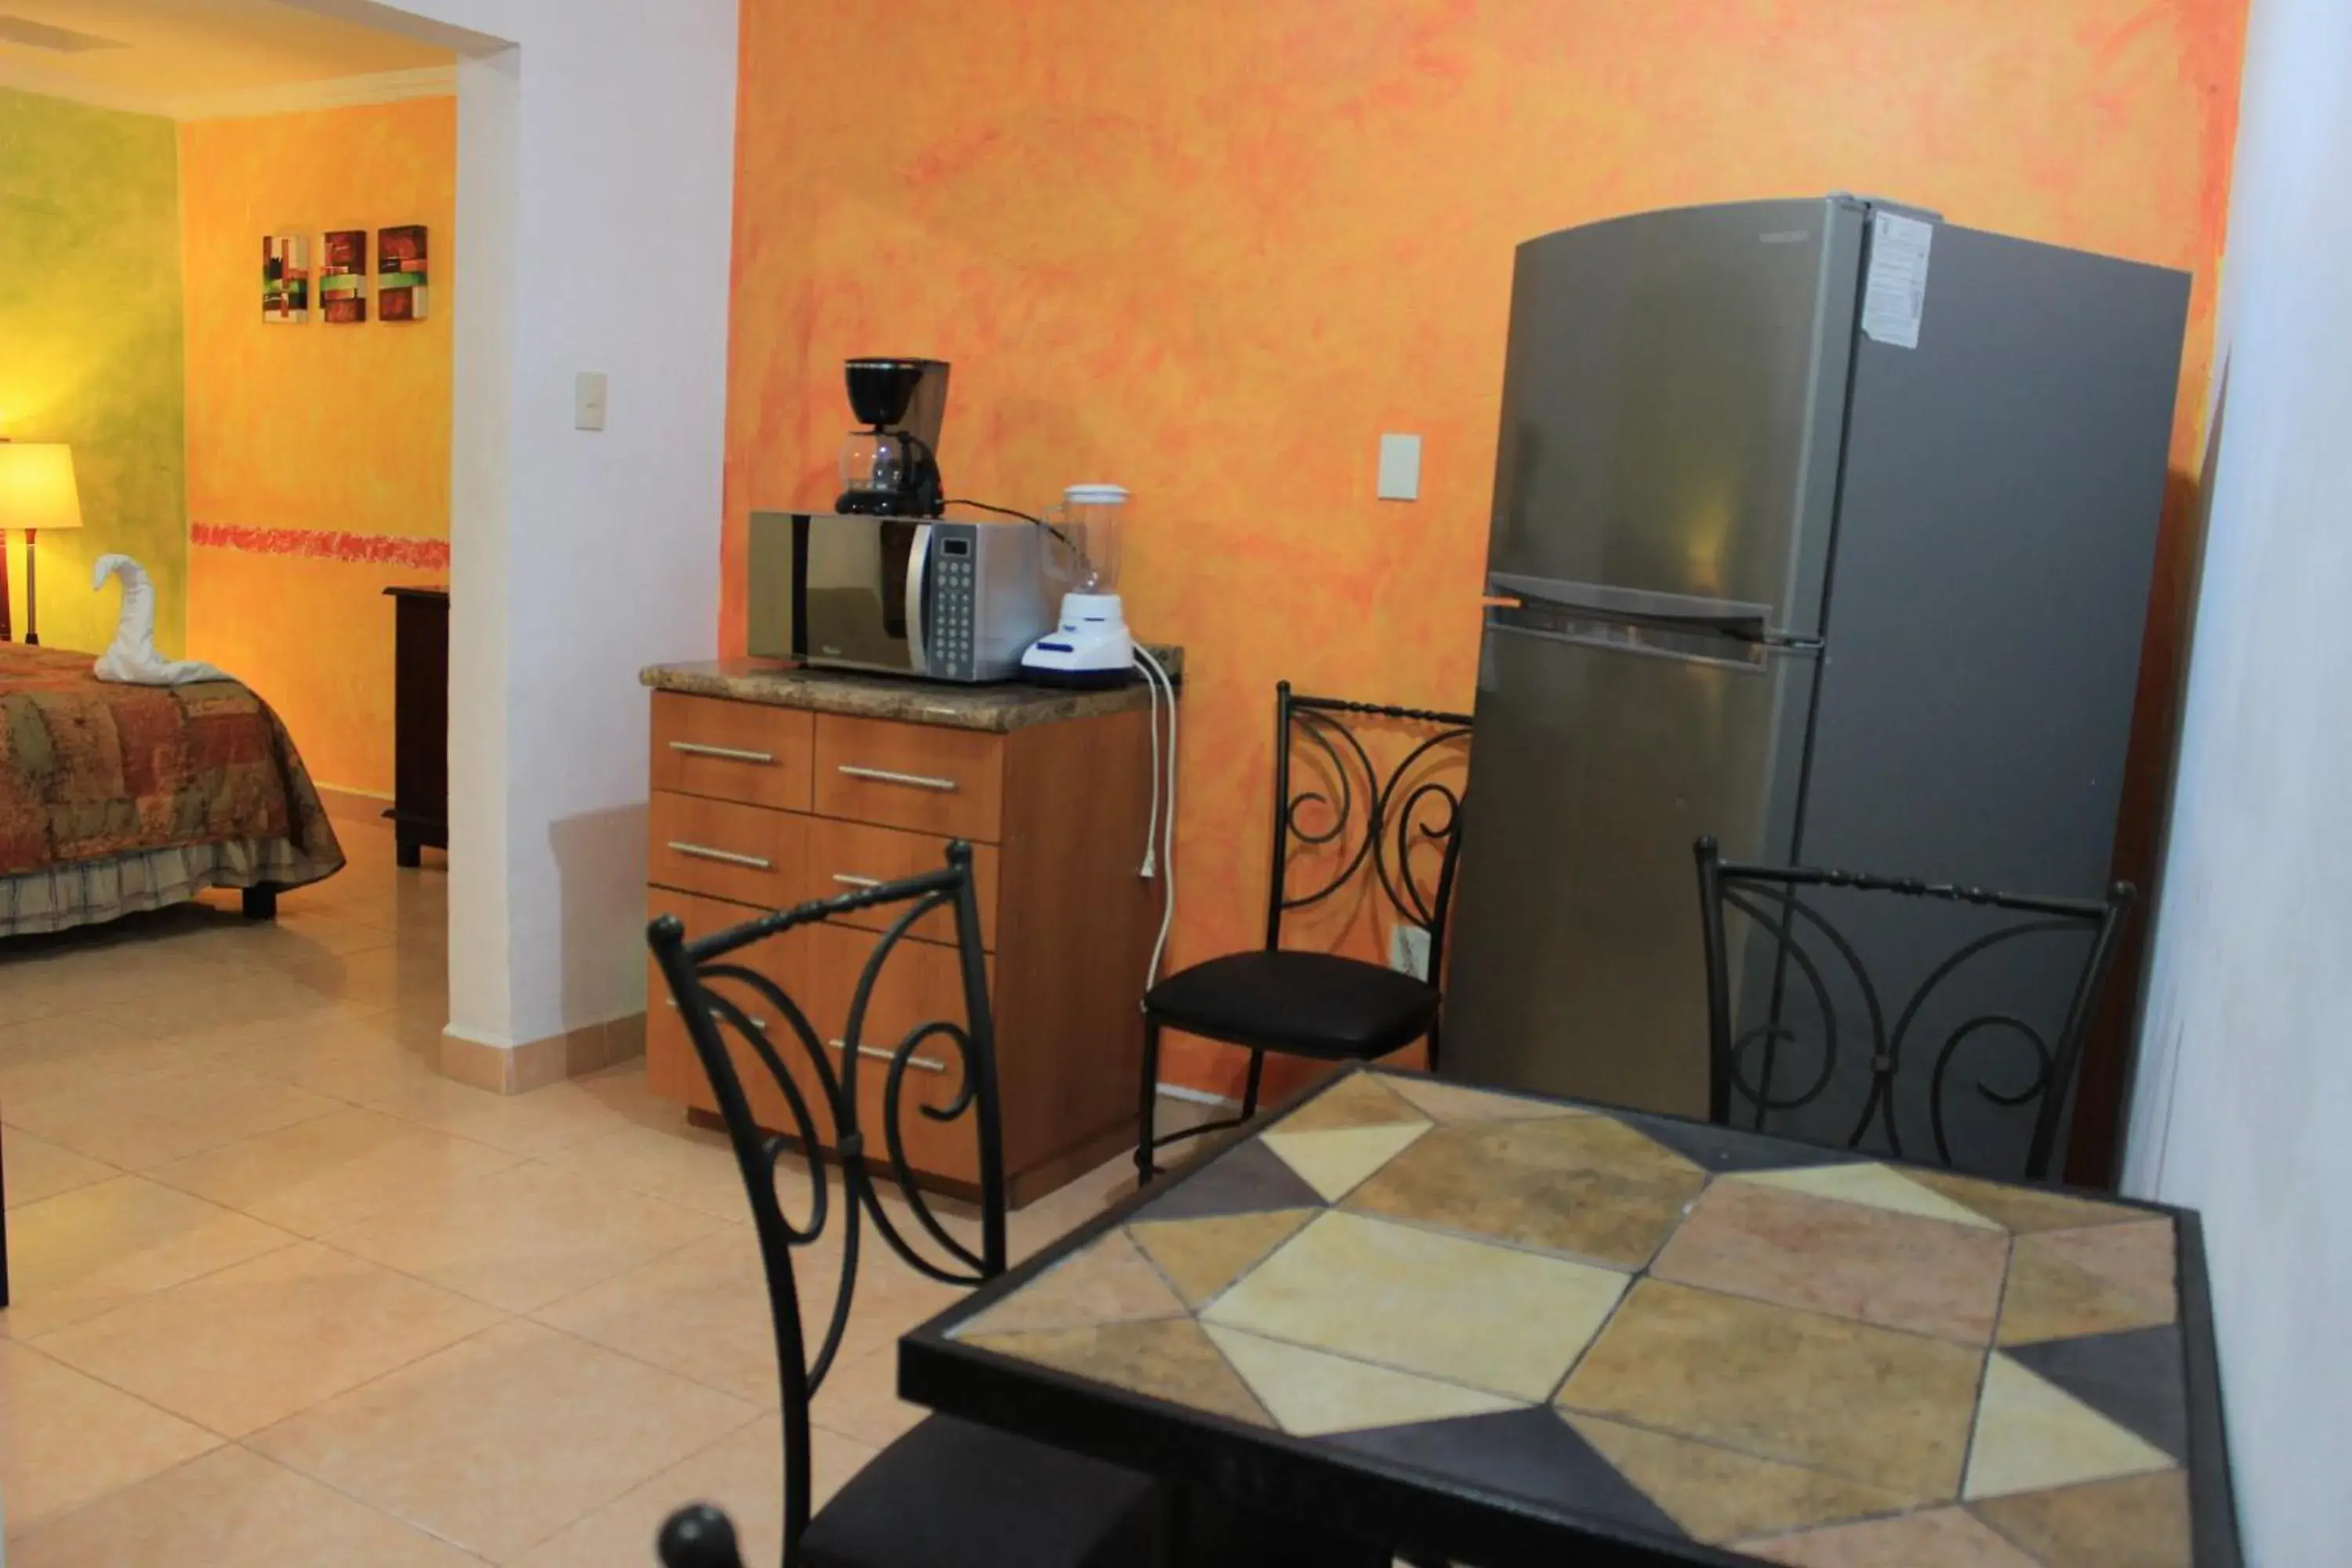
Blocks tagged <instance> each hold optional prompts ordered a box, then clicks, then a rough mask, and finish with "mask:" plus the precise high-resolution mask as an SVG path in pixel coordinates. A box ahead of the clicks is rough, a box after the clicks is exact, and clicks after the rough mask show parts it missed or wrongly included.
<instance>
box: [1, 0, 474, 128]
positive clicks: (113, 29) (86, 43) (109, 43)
mask: <svg viewBox="0 0 2352 1568" xmlns="http://www.w3.org/2000/svg"><path fill="white" fill-rule="evenodd" d="M454 59H455V57H454V56H452V55H451V53H450V52H449V51H448V50H447V49H445V48H436V47H433V46H431V45H429V44H424V43H420V42H417V41H416V40H415V39H412V38H405V37H399V36H398V35H396V34H393V33H387V32H382V31H379V30H377V29H375V28H373V27H368V26H362V25H360V24H359V23H356V22H350V21H345V20H343V19H341V18H340V17H336V16H321V15H320V14H319V13H317V12H315V11H310V10H305V9H302V8H300V7H299V6H296V5H288V4H284V3H283V0H0V87H14V88H19V89H24V90H26V91H29V92H44V93H49V94H53V95H55V96H58V97H62V98H74V99H79V100H83V101H85V102H90V103H99V104H104V105H106V106H108V107H110V108H114V109H131V110H142V111H145V112H148V113H155V114H173V115H177V116H181V117H183V118H192V117H200V116H203V115H205V114H212V113H233V112H237V111H239V109H240V106H244V105H249V106H250V107H249V108H247V109H245V110H244V111H246V112H268V111H270V110H273V109H277V108H284V107H293V106H295V105H296V104H297V103H299V102H300V101H303V100H306V99H307V98H309V97H311V96H314V95H315V96H317V97H318V100H319V101H321V102H326V101H338V100H340V101H358V100H363V99H365V98H369V97H378V98H380V97H385V96H409V95H410V94H409V93H407V92H405V91H403V90H400V89H402V88H404V86H405V87H415V88H417V89H425V90H438V91H443V92H446V91H447V90H449V87H448V84H447V81H446V77H447V74H448V73H449V71H450V70H451V68H452V66H453V62H454ZM353 79H372V80H373V85H374V86H376V87H380V88H381V89H383V90H374V91H372V90H370V83H369V82H354V81H353ZM322 84H338V85H342V84H350V85H351V88H352V90H351V91H350V92H347V93H342V94H337V93H336V92H335V91H334V90H333V89H331V88H327V87H325V86H323V85H322Z"/></svg>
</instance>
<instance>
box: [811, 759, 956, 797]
mask: <svg viewBox="0 0 2352 1568" xmlns="http://www.w3.org/2000/svg"><path fill="white" fill-rule="evenodd" d="M835 766H837V767H838V768H839V769H840V771H841V772H842V773H845V774H846V775H847V776H849V777H850V778H854V779H871V780H873V781H874V782H875V783H876V784H905V785H907V786H908V788H910V789H936V790H943V791H946V792H949V793H950V794H952V793H953V792H954V791H955V790H957V789H959V788H961V787H962V786H961V785H960V784H957V783H956V782H955V780H953V779H940V778H933V777H931V776H930V775H929V774H928V773H892V772H891V771H890V770H889V769H887V768H861V767H857V766H855V765H854V764H852V763H836V764H835Z"/></svg>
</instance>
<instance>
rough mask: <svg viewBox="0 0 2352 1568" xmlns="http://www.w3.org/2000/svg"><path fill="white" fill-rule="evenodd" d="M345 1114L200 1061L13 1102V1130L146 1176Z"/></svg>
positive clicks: (334, 1105)
mask: <svg viewBox="0 0 2352 1568" xmlns="http://www.w3.org/2000/svg"><path fill="white" fill-rule="evenodd" d="M342 1109H343V1106H342V1102H341V1101H340V1100H329V1099H327V1098H326V1097H325V1096H323V1095H317V1094H312V1093H310V1091H309V1090H307V1089H296V1088H294V1087H292V1086H291V1085H290V1084H282V1083H272V1082H271V1081H269V1080H268V1079H261V1078H256V1077H254V1076H253V1075H252V1074H250V1073H244V1072H238V1071H236V1069H235V1068H222V1067H219V1066H217V1065H215V1064H212V1063H208V1062H195V1063H184V1064H182V1065H179V1066H176V1067H169V1068H158V1069H157V1070H155V1071H153V1072H145V1073H136V1074H133V1075H131V1076H130V1077H128V1078H122V1079H114V1080H112V1081H110V1082H106V1083H99V1084H91V1085H88V1086H86V1087H84V1088H81V1089H67V1090H65V1091H63V1092H62V1093H58V1094H51V1095H44V1096H42V1097H41V1098H40V1099H38V1100H13V1101H11V1102H10V1104H9V1107H8V1124H9V1125H10V1126H12V1127H18V1128H22V1129H23V1130H24V1131H27V1132H30V1133H33V1134H35V1135H36V1136H37V1137H42V1138H47V1140H48V1141H49V1142H52V1143H62V1144H64V1145H65V1146H66V1147H67V1148H68V1149H71V1150H73V1151H74V1152H77V1153H80V1154H87V1155H89V1156H90V1158H92V1159H95V1160H103V1161H105V1162H106V1163H109V1164H110V1165H119V1166H121V1168H122V1169H124V1170H126V1171H139V1170H145V1169H147V1168H149V1167H151V1166H154V1165H161V1164H164V1163H168V1162H170V1161H173V1160H176V1159H179V1158H180V1157H181V1156H182V1155H185V1154H193V1153H195V1152H198V1151H199V1150H203V1149H216V1148H218V1147H219V1146H220V1145H222V1144H224V1143H234V1142H236V1141H237V1140H238V1139H240V1138H250V1137H252V1136H253V1135H254V1134H255V1133H257V1132H267V1131H270V1130H271V1129H273V1128H278V1127H288V1126H291V1125H292V1124H293V1123H295V1122H298V1121H310V1120H312V1119H314V1118H316V1117H320V1116H331V1115H333V1114H334V1113H335V1112H336V1111H338V1110H342Z"/></svg>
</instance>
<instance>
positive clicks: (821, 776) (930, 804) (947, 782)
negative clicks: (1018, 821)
mask: <svg viewBox="0 0 2352 1568" xmlns="http://www.w3.org/2000/svg"><path fill="white" fill-rule="evenodd" d="M1004 746H1005V737H1004V736H1002V735H994V734H990V733H988V732H986V731H979V730H951V729H948V728H945V727H943V726H940V725H935V724H903V723H898V722H895V721H890V720H887V719H852V718H848V717H845V715H842V714H839V713H820V714H818V715H817V716H816V780H815V791H814V793H815V798H816V809H817V812H818V814H819V815H820V816H838V817H844V818H846V819H847V820H849V821H851V822H873V823H879V824H881V825H882V826H886V827H910V828H913V829H915V830H916V831H917V832H919V833H937V834H940V835H943V836H944V837H949V838H970V839H973V840H976V841H978V842H980V843H983V844H993V843H995V842H996V841H997V837H998V835H999V826H1000V817H1001V813H1002V811H1003V782H1004Z"/></svg>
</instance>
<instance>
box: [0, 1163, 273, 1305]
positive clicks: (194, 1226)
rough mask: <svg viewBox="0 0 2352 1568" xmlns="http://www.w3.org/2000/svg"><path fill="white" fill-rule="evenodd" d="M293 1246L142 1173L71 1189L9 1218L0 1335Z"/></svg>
mask: <svg viewBox="0 0 2352 1568" xmlns="http://www.w3.org/2000/svg"><path fill="white" fill-rule="evenodd" d="M294 1240H295V1237H292V1236H290V1235H289V1234H288V1233H287V1232H285V1231H282V1230H279V1229H278V1227H277V1226H269V1225H264V1224H262V1223H261V1222H260V1221H259V1220H257V1219H254V1218H252V1217H250V1216H249V1215H241V1214H235V1213H232V1212H230V1211H229V1210H227V1209H225V1208H222V1207H220V1206H219V1205H216V1204H210V1203H206V1202H205V1200H204V1199H202V1198H198V1197H194V1196H191V1195H190V1194H186V1193H182V1192H175V1191H173V1189H171V1188H170V1187H165V1186H161V1185H158V1184H155V1183H153V1182H151V1181H148V1180H146V1179H144V1178H143V1177H140V1176H127V1175H126V1176H116V1177H113V1178H111V1179H110V1180H107V1181H103V1182H95V1183H92V1184H90V1185H89V1186H86V1187H77V1188H76V1189H74V1190H73V1191H72V1192H69V1193H63V1194H58V1196H56V1197H53V1198H47V1199H44V1200H42V1201H41V1202H39V1203H36V1204H27V1205H25V1206H24V1207H23V1208H20V1209H16V1210H12V1211H11V1212H10V1214H9V1215H8V1264H9V1285H10V1289H11V1290H12V1292H13V1299H12V1300H11V1303H10V1305H9V1307H8V1309H7V1310H5V1311H0V1335H8V1336H13V1337H15V1338H17V1339H29V1338H30V1337H32V1336H33V1335H35V1334H40V1333H46V1332H47V1331H50V1330H52V1329H58V1328H63V1327H64V1326H65V1325H66V1324H68V1323H73V1322H79V1321H81V1320H82V1319H84V1318H89V1317H95V1316H96V1315H97V1314H99V1313H100V1312H103V1311H106V1310H109V1309H110V1308H113V1307H117V1306H120V1305H121V1304H122V1303H123V1302H125V1301H128V1300H133V1299H134V1298H137V1297H140V1296H144V1295H147V1294H148V1293H150V1292H152V1291H155V1290H162V1289H167V1288H169V1287H171V1286H173V1285H177V1284H179V1283H180V1282H181V1281H182V1280H184V1279H194V1278H196V1277H197V1276H198V1275H201V1274H210V1273H212V1272H213V1271H214V1270H215V1269H219V1268H228V1267H229V1266H230V1265H232V1264H236V1263H242V1262H244V1261H245V1260H246V1259H247V1258H256V1257H258V1256H260V1255H261V1254H263V1253H266V1252H271V1251H274V1250H276V1249H277V1248H278V1247H289V1246H291V1245H292V1244H293V1242H294Z"/></svg>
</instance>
